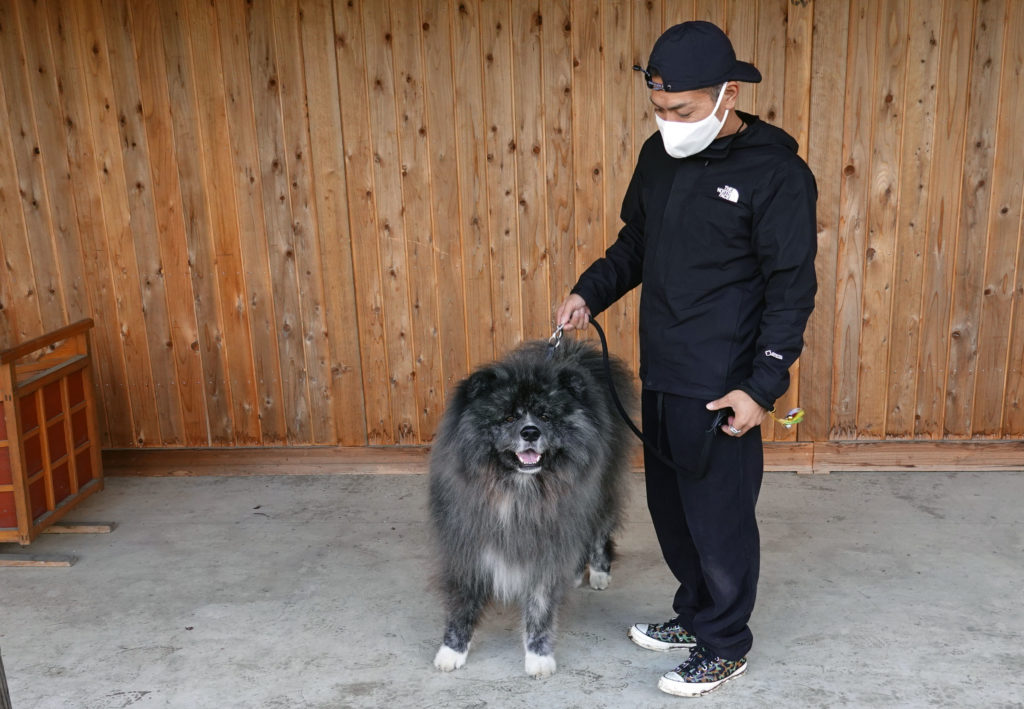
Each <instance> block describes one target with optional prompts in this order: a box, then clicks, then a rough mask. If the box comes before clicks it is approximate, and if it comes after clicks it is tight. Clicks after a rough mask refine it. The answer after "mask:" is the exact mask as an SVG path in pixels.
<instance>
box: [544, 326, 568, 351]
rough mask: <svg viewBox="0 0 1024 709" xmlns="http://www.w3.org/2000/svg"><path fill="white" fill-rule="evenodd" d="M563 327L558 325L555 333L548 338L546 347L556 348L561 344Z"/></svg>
mask: <svg viewBox="0 0 1024 709" xmlns="http://www.w3.org/2000/svg"><path fill="white" fill-rule="evenodd" d="M563 327H565V326H564V325H559V326H558V327H556V328H555V331H554V332H553V333H551V337H549V338H548V347H552V348H554V347H558V346H559V345H561V344H562V328H563Z"/></svg>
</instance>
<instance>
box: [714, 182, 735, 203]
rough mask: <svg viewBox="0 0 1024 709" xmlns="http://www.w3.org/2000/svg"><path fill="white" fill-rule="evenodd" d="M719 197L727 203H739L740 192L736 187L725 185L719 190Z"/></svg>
mask: <svg viewBox="0 0 1024 709" xmlns="http://www.w3.org/2000/svg"><path fill="white" fill-rule="evenodd" d="M718 196H719V197H721V198H722V199H724V200H726V201H727V202H739V200H740V191H739V190H738V189H736V188H735V187H730V186H729V185H725V186H723V187H719V188H718Z"/></svg>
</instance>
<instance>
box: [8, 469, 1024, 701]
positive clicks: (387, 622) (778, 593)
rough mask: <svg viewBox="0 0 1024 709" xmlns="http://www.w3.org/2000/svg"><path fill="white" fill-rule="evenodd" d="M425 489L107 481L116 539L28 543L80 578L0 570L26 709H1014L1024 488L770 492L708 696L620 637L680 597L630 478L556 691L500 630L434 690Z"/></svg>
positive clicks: (865, 481)
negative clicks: (745, 609) (728, 652)
mask: <svg viewBox="0 0 1024 709" xmlns="http://www.w3.org/2000/svg"><path fill="white" fill-rule="evenodd" d="M425 483H426V478H425V477H424V476H418V475H382V476H363V475H352V476H316V477H310V476H296V477H284V476H282V477H257V478H252V477H250V478H227V477H223V478H217V477H205V478H112V479H109V480H108V487H107V490H106V491H104V492H103V493H101V494H99V495H97V496H95V497H93V498H91V499H89V500H87V501H86V502H85V503H84V504H83V506H82V508H80V510H78V511H77V512H76V513H75V515H74V519H75V520H79V521H108V520H109V521H116V522H117V523H118V524H119V527H118V528H117V529H116V530H115V531H114V532H113V534H110V535H101V536H90V537H68V536H56V535H48V536H45V537H42V538H40V539H39V540H38V541H37V542H35V543H34V544H33V545H32V546H31V547H30V551H31V552H32V553H36V554H45V553H64V554H68V553H71V554H75V555H77V556H78V557H79V561H78V563H77V564H76V565H75V566H73V567H72V568H70V569H26V568H16V569H0V589H2V590H0V651H2V654H3V663H4V665H5V667H6V670H7V676H8V682H9V685H10V691H11V698H12V702H13V707H14V709H30V708H35V707H40V708H49V707H74V708H76V709H78V708H81V709H91V708H101V707H102V708H113V707H129V706H130V707H139V708H143V707H147V708H148V707H183V708H189V709H195V708H203V707H218V708H221V707H259V708H274V707H282V708H283V707H289V708H290V707H325V708H326V707H417V708H420V707H534V706H542V707H588V708H593V707H668V706H676V705H679V704H682V703H686V702H699V703H700V704H701V705H702V706H706V707H724V706H728V707H730V708H736V707H926V706H929V707H930V706H936V707H938V706H942V707H960V706H973V707H1022V706H1024V678H1022V677H1024V674H1022V672H1021V666H1022V664H1024V610H1022V608H1024V590H1022V589H1024V520H1022V515H1021V512H1020V509H1021V501H1022V500H1024V475H1020V474H1014V473H970V474H968V473H953V474H945V473H890V474H885V473H840V474H833V475H831V476H818V477H812V476H805V477H798V476H796V475H792V474H785V473H771V474H768V475H767V476H766V478H765V484H764V488H763V492H762V497H761V503H760V506H759V516H760V520H761V536H762V549H763V554H762V557H763V562H762V576H761V584H760V596H759V600H758V605H757V609H756V611H755V614H754V618H753V620H752V627H753V630H754V634H755V646H754V650H753V651H752V653H751V655H750V669H749V671H748V672H747V674H746V675H745V676H744V677H742V678H739V679H737V680H736V681H734V682H730V683H728V684H727V685H725V686H724V687H723V688H722V689H720V690H718V691H717V692H715V693H714V694H711V695H708V696H707V697H704V698H702V699H698V700H686V699H677V698H672V697H669V696H667V695H664V694H661V693H660V692H659V691H658V690H657V689H656V683H657V679H658V677H659V675H660V674H661V673H662V672H665V671H667V670H669V669H671V668H672V667H673V666H674V665H675V664H676V663H677V662H678V661H681V659H682V658H681V656H680V655H667V654H660V653H651V652H647V651H644V650H641V649H640V648H638V647H636V646H634V645H633V644H632V643H631V642H629V641H628V640H627V639H626V632H625V631H626V628H627V626H628V625H629V624H630V623H632V622H638V621H660V620H664V619H666V618H667V617H668V616H669V601H670V599H671V595H672V592H673V590H674V584H673V582H672V580H671V579H670V578H669V576H668V573H667V571H666V569H665V567H664V565H663V563H662V560H661V558H660V555H659V552H658V550H657V546H656V543H655V540H654V535H653V530H652V528H651V524H650V520H649V518H648V516H647V512H646V509H645V506H644V501H643V494H642V478H641V477H640V476H636V478H635V480H634V489H633V493H634V494H633V497H632V500H631V503H630V507H629V516H628V523H627V525H626V528H625V529H624V531H623V533H622V534H621V535H620V538H619V549H620V553H621V558H620V560H619V561H618V562H617V565H616V566H615V567H614V569H613V579H612V585H611V587H610V588H609V589H608V590H606V591H602V592H597V591H592V590H589V589H585V590H584V589H580V590H578V591H576V592H574V593H572V594H571V596H570V598H569V600H568V602H567V603H566V605H565V607H564V609H563V614H562V623H561V628H562V632H561V635H560V640H559V643H558V647H557V658H558V663H559V671H558V673H557V674H556V675H555V676H554V677H552V678H549V679H546V680H533V679H529V678H527V677H526V676H525V675H524V674H523V657H522V650H521V640H520V629H519V616H518V612H517V611H516V610H515V609H509V608H504V609H503V608H496V609H494V610H493V611H492V612H491V613H490V614H489V615H488V616H486V618H485V619H484V621H483V623H482V625H481V627H480V628H479V629H478V631H477V635H476V638H475V640H474V643H473V649H472V652H471V653H470V656H469V663H468V664H467V666H466V667H465V668H464V669H462V670H459V671H457V672H455V673H453V674H450V675H447V674H441V673H439V672H437V671H435V670H434V668H433V667H432V665H431V660H432V658H433V655H434V652H435V650H436V649H437V646H438V643H439V641H440V638H441V630H442V627H441V626H442V622H443V617H442V616H443V613H442V609H441V603H440V599H439V597H438V595H437V594H436V592H435V591H434V590H433V588H432V586H431V584H430V579H429V575H430V568H431V562H430V559H431V548H430V543H429V531H428V525H427V523H426V521H425V517H426V515H425V496H424V494H425ZM16 549H17V548H16V547H13V548H12V547H10V546H9V545H4V547H3V549H2V551H4V552H11V551H15V550H16Z"/></svg>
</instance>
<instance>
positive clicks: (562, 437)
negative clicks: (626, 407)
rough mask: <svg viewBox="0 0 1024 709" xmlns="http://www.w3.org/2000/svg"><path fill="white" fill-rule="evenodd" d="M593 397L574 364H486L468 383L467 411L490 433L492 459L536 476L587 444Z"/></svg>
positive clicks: (483, 431) (482, 431)
mask: <svg viewBox="0 0 1024 709" xmlns="http://www.w3.org/2000/svg"><path fill="white" fill-rule="evenodd" d="M590 396H591V393H590V392H588V391H587V381H586V380H585V379H584V378H583V376H582V375H581V374H580V373H579V372H576V371H573V370H570V369H565V368H561V369H559V368H557V367H545V366H536V367H528V368H514V369H504V368H493V369H485V370H482V371H479V372H477V373H475V374H474V375H473V376H471V377H470V378H469V380H468V381H467V382H466V387H465V404H466V409H465V413H466V414H467V415H468V417H469V419H470V420H471V423H470V425H474V426H476V427H477V430H478V432H479V433H480V434H482V435H484V436H485V438H486V442H487V444H488V445H489V447H490V458H491V459H492V461H494V462H496V463H497V464H498V466H499V467H500V468H501V469H503V470H505V471H507V472H509V473H515V474H519V475H524V476H533V475H537V474H540V473H542V472H543V471H545V470H551V469H553V467H554V466H556V465H557V463H558V460H559V458H560V457H562V456H564V455H567V454H571V451H572V449H573V447H580V446H584V445H585V441H586V439H587V435H588V434H587V431H588V430H589V429H592V422H591V420H590V418H589V417H588V416H587V412H586V408H587V406H588V403H589V402H588V399H589V397H590Z"/></svg>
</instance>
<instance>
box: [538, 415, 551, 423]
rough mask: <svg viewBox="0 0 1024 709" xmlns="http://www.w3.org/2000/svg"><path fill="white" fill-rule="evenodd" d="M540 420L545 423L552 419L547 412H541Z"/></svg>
mask: <svg viewBox="0 0 1024 709" xmlns="http://www.w3.org/2000/svg"><path fill="white" fill-rule="evenodd" d="M540 420H541V421H543V422H544V423H547V422H548V421H550V420H551V417H550V416H548V415H547V414H541V415H540Z"/></svg>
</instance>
